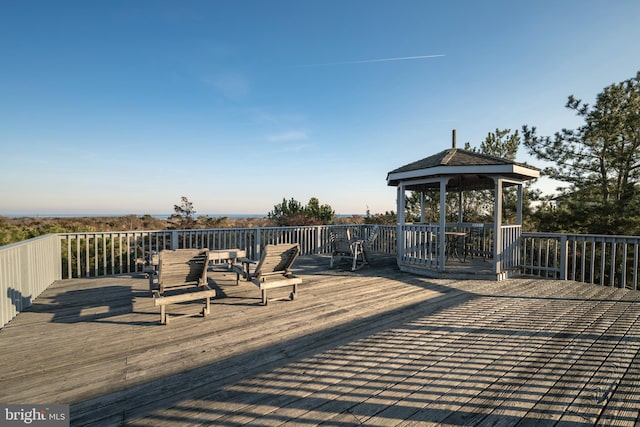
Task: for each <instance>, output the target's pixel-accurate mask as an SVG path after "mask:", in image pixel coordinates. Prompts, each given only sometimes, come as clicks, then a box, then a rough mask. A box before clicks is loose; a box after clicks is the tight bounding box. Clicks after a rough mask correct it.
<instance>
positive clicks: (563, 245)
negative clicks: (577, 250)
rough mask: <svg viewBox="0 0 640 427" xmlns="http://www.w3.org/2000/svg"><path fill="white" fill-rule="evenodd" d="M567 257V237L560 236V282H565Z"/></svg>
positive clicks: (564, 235)
mask: <svg viewBox="0 0 640 427" xmlns="http://www.w3.org/2000/svg"><path fill="white" fill-rule="evenodd" d="M568 256H569V242H568V240H567V235H566V234H563V235H561V236H560V280H567V274H568V273H567V265H568V259H567V258H568Z"/></svg>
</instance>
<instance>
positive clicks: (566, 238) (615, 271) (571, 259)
mask: <svg viewBox="0 0 640 427" xmlns="http://www.w3.org/2000/svg"><path fill="white" fill-rule="evenodd" d="M522 238H523V239H522V240H523V242H522V267H521V268H522V272H523V273H524V274H528V275H535V276H541V277H546V278H553V279H560V280H575V281H578V282H584V283H593V284H599V285H603V286H615V287H619V288H628V289H634V290H637V289H638V262H639V249H640V237H638V236H608V235H595V234H559V233H523V234H522Z"/></svg>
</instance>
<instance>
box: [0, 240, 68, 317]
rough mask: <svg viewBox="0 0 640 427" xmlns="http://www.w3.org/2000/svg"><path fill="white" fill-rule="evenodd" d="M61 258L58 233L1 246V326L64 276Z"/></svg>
mask: <svg viewBox="0 0 640 427" xmlns="http://www.w3.org/2000/svg"><path fill="white" fill-rule="evenodd" d="M60 259H61V257H60V240H59V239H58V236H57V235H55V234H49V235H46V236H42V237H36V238H34V239H29V240H25V241H24V242H20V243H14V244H12V245H7V246H2V247H0V327H3V326H4V325H6V324H7V323H8V322H9V321H10V320H11V319H13V318H14V317H15V315H16V314H18V313H19V312H20V311H22V310H23V309H25V308H27V307H29V306H30V305H31V303H32V301H33V300H34V299H35V298H36V297H37V296H38V295H40V293H42V292H43V291H44V290H45V289H47V288H48V287H49V285H51V284H52V283H53V282H55V281H56V280H60V279H61V278H62V273H61V262H60Z"/></svg>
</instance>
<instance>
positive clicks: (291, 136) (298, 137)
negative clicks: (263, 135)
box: [267, 130, 309, 142]
mask: <svg viewBox="0 0 640 427" xmlns="http://www.w3.org/2000/svg"><path fill="white" fill-rule="evenodd" d="M308 138H309V135H308V134H307V132H305V131H299V130H292V131H288V132H283V133H278V134H274V135H270V136H268V137H267V140H268V141H271V142H290V141H304V140H306V139H308Z"/></svg>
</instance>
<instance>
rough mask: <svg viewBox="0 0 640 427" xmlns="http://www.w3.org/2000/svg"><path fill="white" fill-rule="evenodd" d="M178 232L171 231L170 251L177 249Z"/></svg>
mask: <svg viewBox="0 0 640 427" xmlns="http://www.w3.org/2000/svg"><path fill="white" fill-rule="evenodd" d="M178 247H179V246H178V230H172V231H171V249H172V250H175V249H178Z"/></svg>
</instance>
